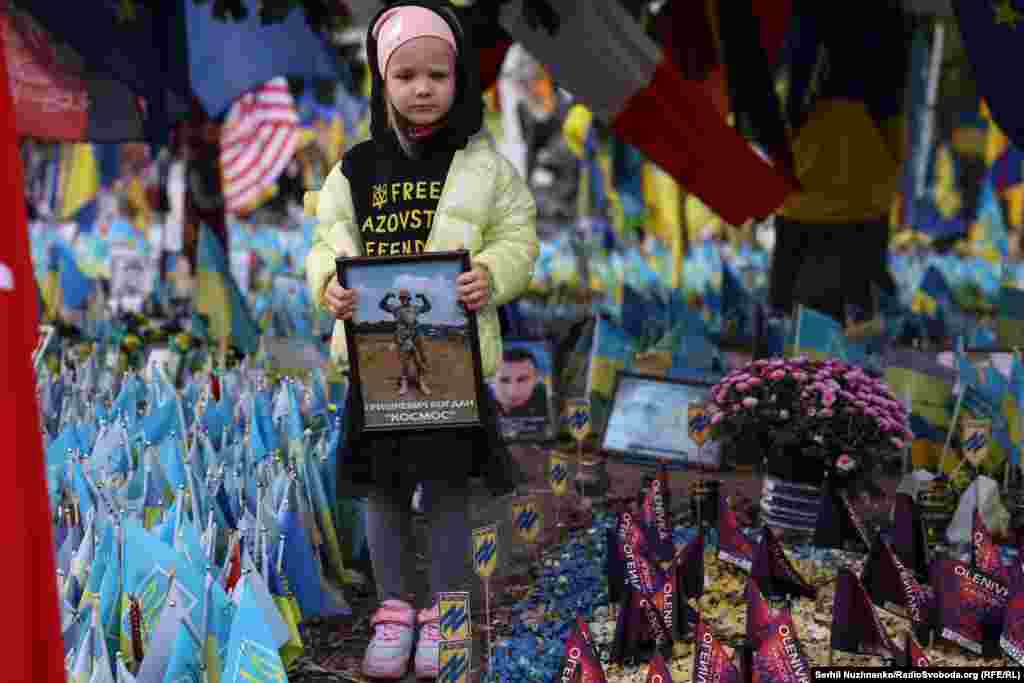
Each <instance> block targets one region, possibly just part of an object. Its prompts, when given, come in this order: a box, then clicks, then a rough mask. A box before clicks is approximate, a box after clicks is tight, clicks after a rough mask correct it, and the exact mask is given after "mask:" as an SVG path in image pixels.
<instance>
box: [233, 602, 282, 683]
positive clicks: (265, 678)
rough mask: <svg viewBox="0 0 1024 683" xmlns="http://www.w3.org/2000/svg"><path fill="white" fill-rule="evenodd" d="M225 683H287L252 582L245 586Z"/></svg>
mask: <svg viewBox="0 0 1024 683" xmlns="http://www.w3.org/2000/svg"><path fill="white" fill-rule="evenodd" d="M228 652H229V653H230V655H229V656H228V660H227V666H225V667H224V676H223V677H222V679H221V680H222V682H223V683H287V680H288V675H287V673H286V672H285V668H284V663H283V662H282V661H281V656H280V655H279V654H278V651H277V645H276V642H275V638H274V634H273V632H272V630H271V628H270V626H269V625H268V624H267V620H266V617H265V616H264V612H263V607H262V606H261V604H260V602H259V600H258V599H257V596H256V594H255V592H254V590H253V587H252V585H251V584H250V583H249V582H245V583H243V584H242V594H241V597H240V598H239V600H238V612H237V614H236V616H235V620H234V623H233V624H232V627H231V639H230V641H229V645H228Z"/></svg>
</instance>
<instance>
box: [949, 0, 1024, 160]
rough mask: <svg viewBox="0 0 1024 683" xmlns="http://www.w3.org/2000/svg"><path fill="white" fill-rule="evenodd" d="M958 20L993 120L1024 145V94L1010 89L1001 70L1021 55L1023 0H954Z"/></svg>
mask: <svg viewBox="0 0 1024 683" xmlns="http://www.w3.org/2000/svg"><path fill="white" fill-rule="evenodd" d="M953 8H954V10H955V11H956V17H957V23H958V25H959V26H960V34H961V36H962V37H963V42H964V47H965V48H966V50H967V56H968V58H969V59H970V62H971V66H972V67H973V69H972V71H973V73H974V74H975V79H976V81H977V85H978V91H979V93H980V94H981V96H982V97H984V98H985V102H986V104H987V105H988V109H989V112H990V114H991V117H992V120H993V121H994V122H995V123H996V124H997V125H998V126H999V128H1000V129H1002V131H1003V132H1004V133H1005V134H1006V136H1007V137H1008V138H1009V139H1010V140H1011V141H1012V142H1013V143H1014V144H1016V145H1017V146H1019V147H1024V95H1022V93H1020V92H1019V89H1018V88H1008V87H1007V86H1006V79H1005V77H1004V76H1003V74H1002V71H1001V69H1002V68H1003V67H1004V66H1005V64H1006V60H1007V58H1008V57H1011V58H1012V55H1016V54H1019V50H1020V45H1021V41H1022V39H1024V3H1021V2H1020V0H954V2H953Z"/></svg>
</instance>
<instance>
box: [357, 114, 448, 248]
mask: <svg viewBox="0 0 1024 683" xmlns="http://www.w3.org/2000/svg"><path fill="white" fill-rule="evenodd" d="M454 156H455V148H454V147H453V146H451V145H449V144H446V142H445V141H444V140H443V139H440V140H437V141H436V142H434V143H433V144H431V143H430V142H428V143H426V145H425V149H424V152H423V154H422V157H421V158H419V159H411V158H409V157H408V156H406V154H405V152H404V151H403V150H402V148H401V147H400V146H399V144H398V140H397V139H396V138H395V137H394V134H391V135H389V136H387V137H386V138H385V139H383V140H367V141H365V142H362V143H360V144H358V145H356V146H355V147H353V148H352V149H351V150H350V151H349V152H348V154H346V155H345V159H344V160H343V161H342V163H341V171H342V173H344V174H345V177H346V178H348V182H349V186H350V188H351V191H352V203H353V206H354V208H355V219H356V224H357V225H358V226H359V234H360V236H361V238H362V242H363V255H364V256H410V255H415V254H420V253H422V252H423V248H424V246H425V245H426V242H427V236H428V235H429V234H430V229H431V227H432V226H433V222H434V214H435V212H436V211H437V204H438V201H439V200H440V199H441V190H442V189H443V188H444V181H445V178H446V177H447V176H448V168H449V167H450V166H451V163H452V157H454Z"/></svg>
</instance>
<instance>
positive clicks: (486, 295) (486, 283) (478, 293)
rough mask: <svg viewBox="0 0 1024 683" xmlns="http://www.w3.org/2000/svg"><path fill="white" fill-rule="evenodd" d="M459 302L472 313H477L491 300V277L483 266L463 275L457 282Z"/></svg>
mask: <svg viewBox="0 0 1024 683" xmlns="http://www.w3.org/2000/svg"><path fill="white" fill-rule="evenodd" d="M455 284H456V285H458V287H457V289H456V292H457V293H458V295H459V301H460V302H461V303H462V304H463V305H464V306H465V307H466V308H467V309H469V310H470V311H477V310H480V309H481V308H483V307H484V306H486V305H487V303H488V302H489V301H490V300H491V277H490V275H488V273H487V270H486V269H485V268H483V267H482V266H473V270H471V271H469V272H468V273H463V274H462V275H460V276H459V277H458V278H457V279H456V280H455Z"/></svg>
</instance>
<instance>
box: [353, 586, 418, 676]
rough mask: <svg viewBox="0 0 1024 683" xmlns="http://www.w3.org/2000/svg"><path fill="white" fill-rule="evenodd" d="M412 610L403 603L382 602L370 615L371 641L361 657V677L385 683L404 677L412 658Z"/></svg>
mask: <svg viewBox="0 0 1024 683" xmlns="http://www.w3.org/2000/svg"><path fill="white" fill-rule="evenodd" d="M415 619H416V610H414V609H413V608H412V605H410V604H409V603H407V602H405V601H404V600H385V601H384V602H382V603H381V604H380V609H378V610H377V612H376V613H375V614H374V615H373V619H372V620H371V621H370V625H371V626H373V640H371V641H370V645H369V646H368V647H367V648H366V656H365V657H363V675H365V676H369V677H370V678H376V679H380V680H385V681H397V680H400V679H402V678H404V677H405V672H406V671H407V670H408V669H409V655H410V654H412V636H413V622H414V621H415Z"/></svg>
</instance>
